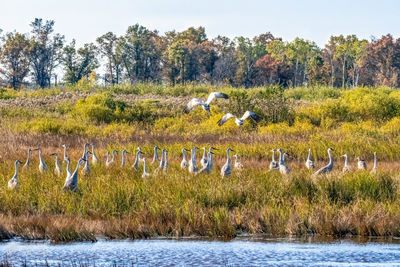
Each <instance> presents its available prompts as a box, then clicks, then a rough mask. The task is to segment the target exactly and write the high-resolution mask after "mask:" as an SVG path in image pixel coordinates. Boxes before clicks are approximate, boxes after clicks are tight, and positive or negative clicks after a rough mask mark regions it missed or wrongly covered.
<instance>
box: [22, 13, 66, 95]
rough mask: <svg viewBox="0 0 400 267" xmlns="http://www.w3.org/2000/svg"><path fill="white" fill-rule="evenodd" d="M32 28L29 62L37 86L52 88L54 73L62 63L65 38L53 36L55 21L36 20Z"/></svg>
mask: <svg viewBox="0 0 400 267" xmlns="http://www.w3.org/2000/svg"><path fill="white" fill-rule="evenodd" d="M30 26H31V27H32V31H31V33H32V38H31V40H30V44H29V61H30V64H31V69H32V75H33V77H34V81H35V83H36V85H37V86H39V87H42V88H43V87H47V86H50V80H51V77H52V74H53V71H54V69H55V68H56V67H57V66H58V64H60V62H61V59H62V47H63V45H64V36H62V35H60V34H58V33H57V34H53V32H54V21H53V20H47V21H46V22H43V20H42V19H38V18H36V19H35V20H34V21H33V22H32V23H31V25H30Z"/></svg>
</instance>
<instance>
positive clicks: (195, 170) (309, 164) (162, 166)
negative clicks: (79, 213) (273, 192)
mask: <svg viewBox="0 0 400 267" xmlns="http://www.w3.org/2000/svg"><path fill="white" fill-rule="evenodd" d="M216 98H223V99H227V98H228V95H226V94H224V93H220V92H213V93H211V94H210V95H209V96H208V98H207V100H206V101H203V100H201V99H199V98H193V99H192V100H191V101H190V102H189V103H188V104H187V107H186V109H185V111H186V112H190V110H192V109H193V108H194V107H196V106H201V107H202V108H203V109H204V110H205V111H210V103H211V102H212V101H213V100H214V99H216ZM232 118H234V119H235V123H236V124H237V125H238V126H242V125H243V124H244V121H245V120H246V119H248V118H252V119H254V120H255V121H258V120H259V119H260V118H259V116H257V115H256V114H255V113H254V112H252V111H246V112H245V113H244V115H243V116H242V117H241V118H238V117H236V116H235V115H233V114H231V113H226V114H225V115H223V116H222V118H221V119H220V120H219V121H218V125H219V126H221V125H223V124H224V123H225V122H227V121H228V120H230V119H232ZM89 145H91V151H89V150H88V146H89ZM63 148H64V157H63V161H64V162H66V178H65V183H64V187H63V188H64V190H70V191H73V192H76V191H77V189H78V174H79V168H80V166H81V165H84V166H83V168H82V170H81V173H82V175H88V174H89V173H90V172H91V170H90V160H89V154H90V155H91V164H93V165H95V164H98V163H99V162H100V160H99V158H98V157H97V155H96V153H95V146H94V144H88V143H86V144H84V146H83V153H82V157H81V158H80V159H79V160H78V163H77V165H76V168H75V170H73V171H71V170H70V165H71V161H70V159H69V157H68V156H67V146H66V145H63ZM198 149H199V148H198V147H194V148H192V149H191V150H190V158H189V159H188V158H187V157H186V152H189V150H188V149H186V148H182V161H181V164H180V167H181V169H182V170H187V171H188V172H189V173H191V174H209V173H211V172H212V170H213V155H214V153H213V151H214V150H217V148H215V147H210V148H209V150H208V152H207V147H203V156H202V158H201V160H200V165H201V168H199V167H198V166H197V160H196V151H197V150H198ZM159 150H160V148H159V147H157V146H155V147H154V156H153V161H152V164H157V163H158V162H159V166H158V167H157V168H156V169H155V170H154V172H153V174H151V173H149V172H148V170H147V167H146V158H144V157H143V155H144V153H143V152H142V150H141V148H140V147H137V152H136V158H135V161H134V163H133V165H132V168H133V169H134V170H136V171H138V170H139V164H140V162H143V173H142V178H147V177H150V176H151V175H157V174H159V173H160V172H164V173H165V172H167V169H168V151H167V150H166V149H162V150H161V159H160V157H159V154H158V151H159ZM33 151H38V153H39V171H40V172H41V173H44V172H46V171H47V169H48V168H47V165H46V163H45V162H44V160H43V157H42V150H41V148H36V149H31V148H29V149H28V157H27V160H26V162H25V164H24V166H23V167H22V168H23V169H28V168H29V167H30V166H31V154H32V152H33ZM332 151H333V149H332V148H329V149H328V156H329V163H328V164H327V165H326V166H324V167H322V168H321V169H319V170H318V171H316V172H315V173H314V174H313V175H314V176H316V175H321V174H327V173H330V172H331V171H332V169H333V157H332ZM230 152H234V151H233V150H232V149H231V148H228V149H227V150H226V162H225V164H224V165H223V166H222V167H221V170H220V173H221V176H222V177H229V176H230V175H231V173H232V170H233V169H235V170H237V171H240V170H242V169H243V168H244V166H243V164H242V163H241V162H239V160H238V156H237V155H234V158H235V162H234V164H232V163H231V158H230ZM271 152H272V161H271V163H270V165H269V169H270V171H273V170H277V171H279V172H280V173H281V174H282V175H287V174H289V173H290V172H291V170H290V168H289V167H288V166H287V164H286V163H285V158H287V157H289V155H288V154H287V153H283V152H282V150H281V149H280V148H278V149H273V150H272V151H271ZM275 152H278V153H279V160H278V161H277V160H276V159H275ZM116 153H117V150H112V152H111V153H110V152H107V158H106V161H105V166H106V168H109V167H110V166H112V165H115V164H116V161H117V159H116ZM126 154H129V152H128V151H126V150H122V159H121V167H125V166H126ZM51 156H54V157H55V165H54V166H55V167H54V173H55V174H56V175H57V176H61V175H62V171H61V165H60V162H59V157H58V153H52V154H51ZM342 157H344V158H345V162H344V167H343V172H348V171H349V170H350V168H349V164H348V156H347V154H344V155H343V156H342ZM357 160H358V164H357V166H358V169H364V170H365V169H366V162H365V161H364V160H362V159H361V158H360V157H358V158H357ZM19 164H22V162H21V161H19V160H16V161H15V173H14V176H13V177H12V178H11V180H9V182H8V188H10V189H15V188H17V187H18V165H19ZM305 166H306V168H307V169H309V170H313V169H314V168H315V163H314V161H312V160H311V149H309V150H308V157H307V160H306V162H305ZM376 170H377V157H376V153H374V167H373V169H372V172H376Z"/></svg>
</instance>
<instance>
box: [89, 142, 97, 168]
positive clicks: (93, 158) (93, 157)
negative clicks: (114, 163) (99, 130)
mask: <svg viewBox="0 0 400 267" xmlns="http://www.w3.org/2000/svg"><path fill="white" fill-rule="evenodd" d="M91 146H92V164H93V165H95V164H97V162H99V158H98V157H97V156H96V153H95V152H94V144H93V143H91Z"/></svg>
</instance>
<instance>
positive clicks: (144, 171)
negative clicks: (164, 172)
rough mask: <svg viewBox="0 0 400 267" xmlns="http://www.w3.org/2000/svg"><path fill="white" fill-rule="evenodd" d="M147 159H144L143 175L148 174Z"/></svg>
mask: <svg viewBox="0 0 400 267" xmlns="http://www.w3.org/2000/svg"><path fill="white" fill-rule="evenodd" d="M146 172H147V170H146V159H143V173H146Z"/></svg>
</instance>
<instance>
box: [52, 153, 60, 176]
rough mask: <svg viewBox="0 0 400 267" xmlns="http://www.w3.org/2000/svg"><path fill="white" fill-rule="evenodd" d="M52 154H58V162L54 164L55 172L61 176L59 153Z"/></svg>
mask: <svg viewBox="0 0 400 267" xmlns="http://www.w3.org/2000/svg"><path fill="white" fill-rule="evenodd" d="M50 156H56V162H55V164H54V173H55V174H56V175H57V176H61V167H60V163H59V162H58V153H57V152H56V153H53V154H51V155H50Z"/></svg>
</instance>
